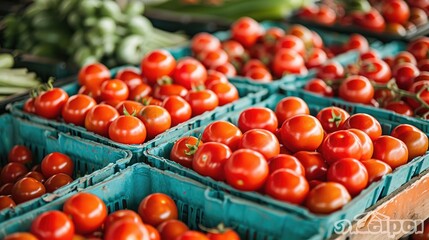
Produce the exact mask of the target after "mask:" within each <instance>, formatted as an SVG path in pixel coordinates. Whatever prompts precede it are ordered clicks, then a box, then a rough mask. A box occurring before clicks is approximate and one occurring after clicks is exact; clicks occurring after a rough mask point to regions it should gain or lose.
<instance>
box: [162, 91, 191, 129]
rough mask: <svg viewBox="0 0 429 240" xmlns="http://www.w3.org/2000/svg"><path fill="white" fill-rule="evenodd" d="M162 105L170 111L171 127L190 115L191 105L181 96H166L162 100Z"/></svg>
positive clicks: (185, 119)
mask: <svg viewBox="0 0 429 240" xmlns="http://www.w3.org/2000/svg"><path fill="white" fill-rule="evenodd" d="M162 106H163V107H164V108H165V109H166V110H167V111H168V113H170V117H171V126H172V127H173V126H176V125H177V124H179V123H182V122H185V121H187V120H189V119H190V118H191V116H192V109H191V105H189V103H188V102H186V100H185V99H183V98H182V97H179V96H170V97H167V98H166V99H164V101H163V102H162Z"/></svg>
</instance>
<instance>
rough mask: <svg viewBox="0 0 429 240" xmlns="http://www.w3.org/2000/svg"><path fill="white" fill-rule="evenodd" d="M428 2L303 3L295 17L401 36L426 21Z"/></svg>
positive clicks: (411, 0)
mask: <svg viewBox="0 0 429 240" xmlns="http://www.w3.org/2000/svg"><path fill="white" fill-rule="evenodd" d="M428 14H429V2H427V1H419V0H383V1H369V2H368V1H366V0H358V1H350V2H347V1H341V3H340V4H338V2H337V1H330V0H325V1H322V4H319V5H311V6H306V7H304V8H303V9H301V10H300V11H299V12H298V14H297V16H298V17H299V18H301V19H303V20H306V21H312V22H316V23H318V24H322V25H333V24H339V25H343V26H351V25H355V26H358V27H360V28H362V29H364V30H368V31H373V32H378V33H382V32H387V33H389V34H395V35H400V36H404V35H406V34H407V32H414V31H416V30H417V28H419V27H421V26H423V25H425V24H428Z"/></svg>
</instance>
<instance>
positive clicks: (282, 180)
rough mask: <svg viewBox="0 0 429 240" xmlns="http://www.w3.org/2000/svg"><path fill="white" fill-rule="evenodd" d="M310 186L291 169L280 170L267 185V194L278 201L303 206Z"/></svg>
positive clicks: (270, 177)
mask: <svg viewBox="0 0 429 240" xmlns="http://www.w3.org/2000/svg"><path fill="white" fill-rule="evenodd" d="M308 191H309V185H308V182H307V180H305V178H304V177H303V176H302V175H300V174H298V173H295V172H293V171H292V170H290V169H278V170H276V171H274V172H273V173H271V175H270V176H269V177H268V179H267V182H266V183H265V193H266V194H268V195H270V196H271V197H273V198H276V199H278V200H281V201H284V202H289V203H292V204H301V203H302V202H303V201H304V200H305V198H306V197H307V194H308Z"/></svg>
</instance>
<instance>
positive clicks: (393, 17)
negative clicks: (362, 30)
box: [381, 0, 410, 24]
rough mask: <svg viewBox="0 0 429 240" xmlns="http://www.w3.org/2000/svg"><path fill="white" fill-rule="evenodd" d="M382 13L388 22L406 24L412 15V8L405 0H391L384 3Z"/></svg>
mask: <svg viewBox="0 0 429 240" xmlns="http://www.w3.org/2000/svg"><path fill="white" fill-rule="evenodd" d="M382 6H383V7H382V9H381V14H382V15H383V17H384V19H385V20H386V21H387V22H391V23H399V24H404V23H406V22H407V21H408V19H409V17H410V8H409V7H408V4H407V3H406V2H405V1H404V0H391V1H387V2H385V3H384V4H383V5H382Z"/></svg>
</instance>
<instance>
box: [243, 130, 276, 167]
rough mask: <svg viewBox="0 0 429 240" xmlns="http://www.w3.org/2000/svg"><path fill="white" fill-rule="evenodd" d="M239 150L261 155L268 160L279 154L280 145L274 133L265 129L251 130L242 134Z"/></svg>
mask: <svg viewBox="0 0 429 240" xmlns="http://www.w3.org/2000/svg"><path fill="white" fill-rule="evenodd" d="M239 148H245V149H251V150H254V151H257V152H259V153H261V154H262V155H263V156H264V157H265V159H266V160H269V159H271V158H273V157H275V156H277V155H279V153H280V144H279V141H278V140H277V137H276V136H275V135H274V133H272V132H270V131H268V130H265V129H251V130H249V131H247V132H245V133H244V134H243V136H242V137H241V140H240V145H239Z"/></svg>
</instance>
